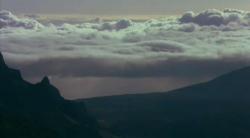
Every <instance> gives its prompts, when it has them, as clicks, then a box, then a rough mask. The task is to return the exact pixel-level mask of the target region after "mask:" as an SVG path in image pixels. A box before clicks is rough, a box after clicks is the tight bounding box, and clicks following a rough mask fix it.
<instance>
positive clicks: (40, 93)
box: [0, 53, 100, 138]
mask: <svg viewBox="0 0 250 138" xmlns="http://www.w3.org/2000/svg"><path fill="white" fill-rule="evenodd" d="M0 137H1V138H69V137H70V138H100V136H99V133H98V125H97V123H96V121H95V120H94V119H92V118H91V117H90V116H89V115H88V114H87V112H86V109H85V105H84V103H82V102H81V103H79V102H76V101H68V100H65V99H64V98H63V97H61V96H60V94H59V91H58V90H57V89H56V88H55V87H54V86H52V85H51V84H50V82H49V79H48V78H47V77H45V78H44V79H43V80H42V81H41V82H40V83H37V84H31V83H29V82H26V81H24V80H23V79H22V77H21V74H20V72H19V71H18V70H15V69H11V68H9V67H8V66H7V65H6V64H5V62H4V59H3V56H2V54H1V53H0Z"/></svg>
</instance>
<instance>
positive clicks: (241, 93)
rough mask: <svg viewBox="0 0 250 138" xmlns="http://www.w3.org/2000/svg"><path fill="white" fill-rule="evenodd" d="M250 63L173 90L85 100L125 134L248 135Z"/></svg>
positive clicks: (151, 137)
mask: <svg viewBox="0 0 250 138" xmlns="http://www.w3.org/2000/svg"><path fill="white" fill-rule="evenodd" d="M249 82H250V67H244V68H242V69H238V70H235V71H232V72H229V73H226V74H224V75H221V76H219V77H217V78H215V79H213V80H211V81H208V82H204V83H199V84H195V85H191V86H188V87H184V88H180V89H176V90H173V91H169V92H165V93H164V92H161V93H149V94H136V95H124V96H110V97H99V98H92V99H85V103H86V106H87V109H88V110H89V112H90V113H92V114H93V115H94V116H95V117H96V118H97V119H98V120H102V121H104V122H106V123H108V124H109V126H110V129H111V131H112V132H113V133H114V134H116V135H118V136H121V137H136V138H163V137H170V138H201V137H207V138H210V137H211V138H249V137H250V110H249V109H250V85H249Z"/></svg>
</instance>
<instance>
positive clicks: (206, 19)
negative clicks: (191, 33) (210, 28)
mask: <svg viewBox="0 0 250 138" xmlns="http://www.w3.org/2000/svg"><path fill="white" fill-rule="evenodd" d="M180 22H181V23H196V24H198V25H201V26H204V25H215V26H221V25H228V24H231V23H234V24H238V25H242V26H249V25H250V12H245V11H241V10H234V9H226V10H224V11H219V10H216V9H210V10H205V11H203V12H200V13H198V14H195V13H194V12H192V11H191V12H187V13H185V14H184V15H183V16H182V17H181V18H180Z"/></svg>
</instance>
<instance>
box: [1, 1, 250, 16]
mask: <svg viewBox="0 0 250 138" xmlns="http://www.w3.org/2000/svg"><path fill="white" fill-rule="evenodd" d="M1 1H2V3H1V8H3V9H7V10H10V11H12V12H16V13H20V12H21V13H43V14H108V15H110V14H178V13H182V12H184V11H189V10H192V11H200V10H204V9H208V8H216V9H224V8H236V9H242V10H249V9H250V6H249V0H1Z"/></svg>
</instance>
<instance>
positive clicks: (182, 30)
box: [0, 10, 250, 77]
mask: <svg viewBox="0 0 250 138" xmlns="http://www.w3.org/2000/svg"><path fill="white" fill-rule="evenodd" d="M1 13H2V14H0V15H1V16H0V24H1V29H0V33H1V34H2V35H0V42H1V45H0V49H1V51H3V52H4V55H5V56H6V57H7V59H9V63H11V64H13V65H19V67H22V68H23V71H24V73H25V74H26V75H27V76H36V75H38V76H39V75H51V76H53V75H54V76H75V77H82V76H124V77H142V76H171V77H187V76H202V75H204V76H206V75H207V76H209V75H211V74H212V75H213V74H219V73H221V72H224V71H227V70H231V69H233V68H237V67H239V66H245V65H247V64H248V63H249V61H250V60H249V59H250V56H249V55H250V46H249V45H250V37H249V36H250V25H249V21H248V20H249V13H248V12H244V11H238V10H225V11H218V10H207V11H204V12H202V13H198V14H195V13H192V12H190V13H186V14H184V15H183V16H182V17H181V18H178V17H171V18H165V19H157V20H156V19H152V20H149V21H146V22H132V21H131V20H127V19H123V20H119V21H112V22H106V23H102V22H94V23H93V22H90V23H83V24H67V23H65V24H64V25H62V26H56V25H53V24H51V25H48V26H44V25H41V24H40V23H38V22H37V21H35V20H34V19H26V18H17V17H16V16H14V15H12V14H11V13H9V12H6V11H4V12H1ZM3 13H4V14H3ZM203 21H206V22H203ZM210 25H212V26H210ZM30 70H32V71H30Z"/></svg>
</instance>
